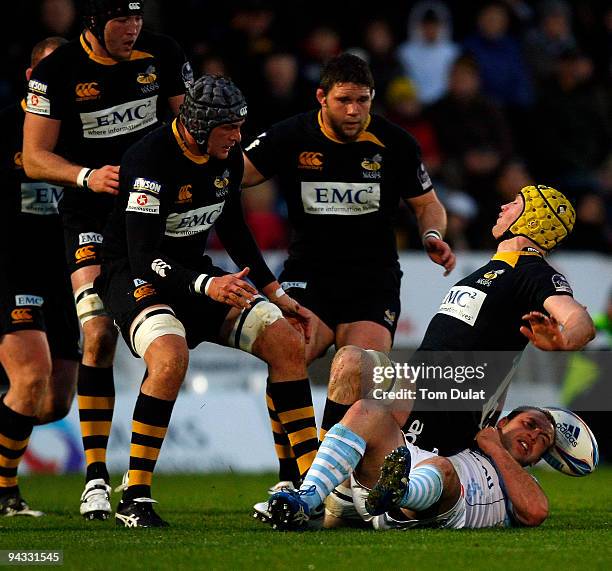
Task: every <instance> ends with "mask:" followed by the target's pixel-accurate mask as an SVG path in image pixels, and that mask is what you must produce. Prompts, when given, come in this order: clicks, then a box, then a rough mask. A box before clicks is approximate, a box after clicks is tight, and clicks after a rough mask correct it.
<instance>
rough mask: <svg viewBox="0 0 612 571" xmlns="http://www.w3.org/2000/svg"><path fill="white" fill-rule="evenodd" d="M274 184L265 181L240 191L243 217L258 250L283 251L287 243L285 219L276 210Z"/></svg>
mask: <svg viewBox="0 0 612 571" xmlns="http://www.w3.org/2000/svg"><path fill="white" fill-rule="evenodd" d="M276 201H277V194H276V189H275V187H274V184H273V183H272V182H270V181H265V182H263V183H262V184H260V185H259V186H256V187H253V188H248V189H246V188H245V189H244V190H243V191H242V206H243V208H244V217H245V219H246V221H247V224H248V226H249V228H250V229H251V232H252V234H253V237H254V238H255V241H256V242H257V245H258V246H259V248H260V250H284V249H286V248H287V245H288V243H289V240H288V228H287V224H286V221H285V219H284V218H283V217H282V216H281V215H280V214H279V213H278V211H277V209H276Z"/></svg>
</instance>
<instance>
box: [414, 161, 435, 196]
mask: <svg viewBox="0 0 612 571" xmlns="http://www.w3.org/2000/svg"><path fill="white" fill-rule="evenodd" d="M417 178H418V179H419V182H420V183H421V188H422V189H423V190H431V187H432V186H433V184H432V182H431V179H430V178H429V173H428V172H427V169H426V168H425V165H424V164H423V163H421V164H420V165H419V168H418V169H417Z"/></svg>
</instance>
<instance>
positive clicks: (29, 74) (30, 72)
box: [25, 67, 32, 81]
mask: <svg viewBox="0 0 612 571" xmlns="http://www.w3.org/2000/svg"><path fill="white" fill-rule="evenodd" d="M25 76H26V81H30V77H32V68H31V67H29V68H28V69H26V72H25Z"/></svg>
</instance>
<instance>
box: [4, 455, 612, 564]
mask: <svg viewBox="0 0 612 571" xmlns="http://www.w3.org/2000/svg"><path fill="white" fill-rule="evenodd" d="M537 477H538V479H539V480H540V482H541V483H542V485H543V486H544V488H545V489H546V491H547V493H548V496H549V498H550V504H551V516H550V518H549V519H548V521H546V522H545V524H544V525H543V526H542V527H540V528H537V529H512V530H502V529H490V530H478V531H470V530H460V531H449V530H412V531H406V532H386V533H380V532H379V533H375V532H373V531H369V530H368V531H364V530H356V529H347V530H344V529H342V530H330V531H323V532H303V533H279V532H273V531H272V530H271V529H270V528H269V527H267V526H265V525H263V524H261V523H260V522H257V521H255V520H253V519H251V517H250V513H251V512H250V508H251V505H252V504H253V503H255V502H256V501H260V500H262V499H263V496H262V491H265V490H266V488H267V486H268V485H270V484H271V483H273V482H274V481H275V479H274V476H273V475H236V474H216V475H176V476H167V475H166V476H164V475H157V476H156V477H155V481H154V493H155V497H156V498H157V499H158V500H159V502H160V504H159V510H158V511H159V513H160V515H162V517H164V518H165V519H167V520H168V521H169V522H170V524H171V526H172V527H170V528H169V529H165V530H131V529H122V528H117V527H116V526H115V523H114V520H112V521H106V522H85V521H84V520H83V519H82V518H81V517H80V516H79V515H78V499H79V495H80V493H81V491H82V478H81V477H80V476H31V477H23V478H21V489H22V492H23V494H24V496H25V497H26V499H27V500H28V502H29V503H30V505H31V506H32V507H33V508H36V509H41V510H44V511H45V512H46V513H47V515H46V517H44V518H40V519H32V518H5V519H0V549H44V550H55V549H62V550H63V551H64V564H63V566H62V567H63V568H64V569H84V570H88V571H89V570H98V569H100V570H108V569H121V570H123V569H129V570H135V569H147V570H156V569H170V570H172V571H176V570H180V569H266V570H272V569H290V570H292V571H297V570H301V569H304V570H307V571H313V570H317V569H334V570H351V571H354V570H357V569H372V568H374V569H380V570H382V569H397V570H400V569H405V570H413V569H417V570H421V569H435V570H436V571H442V570H453V571H454V570H455V569H470V570H471V571H474V570H478V569H483V570H484V569H486V570H487V571H490V570H491V569H504V570H512V569H521V570H524V569H537V570H540V569H555V570H556V571H558V570H560V569H561V570H565V569H578V568H589V569H602V570H603V569H606V570H609V569H611V568H612V468H610V467H608V468H600V469H598V470H597V471H596V472H595V473H594V474H593V475H591V476H589V477H586V478H570V477H566V476H563V475H560V474H557V473H553V472H548V471H546V472H538V473H537ZM119 481H120V477H119V476H117V477H115V478H114V479H113V484H114V485H116V484H118V483H119ZM115 496H116V497H115V498H114V502H115V503H116V501H117V500H118V496H117V495H115Z"/></svg>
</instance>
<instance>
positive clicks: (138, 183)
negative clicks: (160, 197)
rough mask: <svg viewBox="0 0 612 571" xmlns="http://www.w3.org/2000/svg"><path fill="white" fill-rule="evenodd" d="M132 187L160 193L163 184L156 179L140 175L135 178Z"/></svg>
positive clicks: (139, 190) (141, 190) (138, 190)
mask: <svg viewBox="0 0 612 571" xmlns="http://www.w3.org/2000/svg"><path fill="white" fill-rule="evenodd" d="M132 188H133V189H134V190H136V191H137V192H144V191H146V192H150V193H152V194H159V192H160V190H161V184H160V183H159V182H157V181H156V180H149V179H148V178H142V177H138V178H136V179H135V180H134V184H133V185H132Z"/></svg>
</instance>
